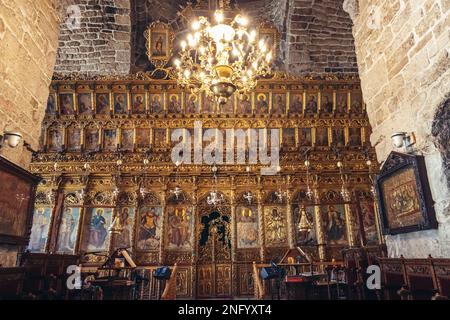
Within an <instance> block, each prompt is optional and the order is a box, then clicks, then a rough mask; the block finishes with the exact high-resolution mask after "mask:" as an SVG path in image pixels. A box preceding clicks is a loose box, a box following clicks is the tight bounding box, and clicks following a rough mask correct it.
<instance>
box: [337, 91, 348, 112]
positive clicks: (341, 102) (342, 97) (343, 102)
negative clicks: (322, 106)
mask: <svg viewBox="0 0 450 320" xmlns="http://www.w3.org/2000/svg"><path fill="white" fill-rule="evenodd" d="M347 111H348V95H347V92H338V93H337V95H336V113H338V114H344V113H347Z"/></svg>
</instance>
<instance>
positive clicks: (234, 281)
mask: <svg viewBox="0 0 450 320" xmlns="http://www.w3.org/2000/svg"><path fill="white" fill-rule="evenodd" d="M230 199H231V201H230V205H231V268H232V273H231V274H232V279H231V281H232V286H231V289H232V294H233V296H236V295H237V294H238V289H237V288H238V280H239V279H238V274H237V272H238V270H237V267H236V265H235V264H234V263H235V262H236V261H237V217H236V190H235V186H234V178H232V190H231V194H230Z"/></svg>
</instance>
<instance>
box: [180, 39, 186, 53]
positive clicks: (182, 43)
mask: <svg viewBox="0 0 450 320" xmlns="http://www.w3.org/2000/svg"><path fill="white" fill-rule="evenodd" d="M180 45H181V50H183V51H185V50H186V47H187V43H186V41H184V40H183V41H181V42H180Z"/></svg>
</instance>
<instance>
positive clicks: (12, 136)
mask: <svg viewBox="0 0 450 320" xmlns="http://www.w3.org/2000/svg"><path fill="white" fill-rule="evenodd" d="M22 138H23V137H22V134H20V133H19V132H12V131H5V132H4V133H3V135H1V136H0V150H1V149H2V148H3V146H5V145H7V146H8V147H10V148H13V149H14V148H17V146H18V145H19V143H20V141H22Z"/></svg>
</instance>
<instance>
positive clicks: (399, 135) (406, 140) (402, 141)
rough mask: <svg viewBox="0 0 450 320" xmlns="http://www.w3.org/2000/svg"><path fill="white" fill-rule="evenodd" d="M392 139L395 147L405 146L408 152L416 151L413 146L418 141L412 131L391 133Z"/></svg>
mask: <svg viewBox="0 0 450 320" xmlns="http://www.w3.org/2000/svg"><path fill="white" fill-rule="evenodd" d="M391 141H392V145H393V146H394V147H395V148H397V149H401V148H405V152H406V153H412V152H413V151H414V150H413V148H412V146H413V145H414V144H415V143H416V137H415V135H414V133H412V132H411V133H407V132H396V133H394V134H392V135H391Z"/></svg>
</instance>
